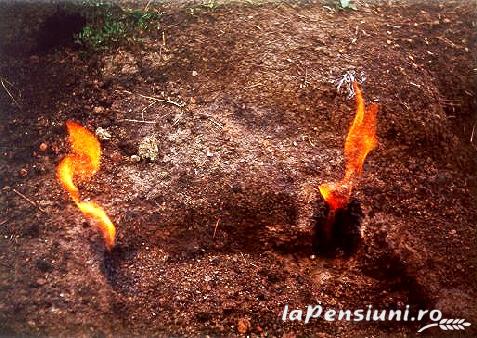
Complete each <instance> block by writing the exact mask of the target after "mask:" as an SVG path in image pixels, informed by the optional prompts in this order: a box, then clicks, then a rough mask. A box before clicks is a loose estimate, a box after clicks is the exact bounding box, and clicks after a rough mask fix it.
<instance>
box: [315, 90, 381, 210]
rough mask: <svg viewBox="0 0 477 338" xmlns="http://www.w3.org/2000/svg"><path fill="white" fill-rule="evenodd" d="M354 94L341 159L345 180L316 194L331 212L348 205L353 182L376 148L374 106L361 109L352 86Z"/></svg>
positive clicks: (360, 98)
mask: <svg viewBox="0 0 477 338" xmlns="http://www.w3.org/2000/svg"><path fill="white" fill-rule="evenodd" d="M353 89H354V91H355V93H356V116H355V117H354V120H353V123H352V124H351V127H350V128H349V132H348V136H347V137H346V141H345V147H344V155H345V161H346V171H345V176H344V177H343V179H341V181H339V182H333V183H325V184H322V185H320V187H319V189H320V193H321V195H322V196H323V198H324V199H325V201H326V202H327V203H328V204H329V206H330V208H331V209H332V210H335V209H338V208H342V207H344V206H345V205H346V204H347V203H348V199H349V197H350V196H351V191H352V189H353V185H354V183H355V180H356V178H357V177H358V176H359V175H361V172H362V170H363V163H364V160H365V159H366V156H367V155H368V153H369V152H370V151H371V150H373V149H374V148H376V146H377V139H376V114H377V112H378V105H377V104H375V103H373V104H371V105H370V106H369V107H368V108H367V109H365V105H364V99H363V96H362V93H361V89H360V87H359V86H358V84H357V83H356V82H353Z"/></svg>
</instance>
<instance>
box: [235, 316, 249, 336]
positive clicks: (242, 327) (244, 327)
mask: <svg viewBox="0 0 477 338" xmlns="http://www.w3.org/2000/svg"><path fill="white" fill-rule="evenodd" d="M249 329H250V320H248V319H247V318H240V319H239V320H238V321H237V331H238V332H239V333H240V334H245V333H247V331H248V330H249Z"/></svg>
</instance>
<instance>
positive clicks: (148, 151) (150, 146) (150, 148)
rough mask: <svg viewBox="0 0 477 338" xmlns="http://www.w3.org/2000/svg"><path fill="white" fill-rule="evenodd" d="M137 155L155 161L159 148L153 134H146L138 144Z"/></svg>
mask: <svg viewBox="0 0 477 338" xmlns="http://www.w3.org/2000/svg"><path fill="white" fill-rule="evenodd" d="M138 155H139V157H141V158H142V159H149V160H150V161H155V160H156V158H157V156H158V155H159V148H158V147H157V140H156V138H155V137H154V136H146V137H144V138H143V139H142V141H141V143H140V144H139V151H138Z"/></svg>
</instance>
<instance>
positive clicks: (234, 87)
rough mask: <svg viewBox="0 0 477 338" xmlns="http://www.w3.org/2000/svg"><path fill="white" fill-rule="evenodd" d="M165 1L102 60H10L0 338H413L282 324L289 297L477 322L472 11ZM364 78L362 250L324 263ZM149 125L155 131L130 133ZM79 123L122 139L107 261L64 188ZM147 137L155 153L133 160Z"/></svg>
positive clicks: (398, 5)
mask: <svg viewBox="0 0 477 338" xmlns="http://www.w3.org/2000/svg"><path fill="white" fill-rule="evenodd" d="M151 10H153V11H157V12H161V13H162V14H161V16H160V18H159V19H157V20H158V21H157V23H158V24H159V28H158V29H148V30H147V31H146V30H144V31H137V32H136V33H135V34H136V35H135V36H134V39H132V38H131V39H129V38H128V39H125V40H124V41H123V42H117V43H113V44H112V45H110V46H109V47H107V48H105V49H101V50H91V49H87V48H78V47H77V46H69V45H68V46H64V47H61V46H60V47H58V48H56V49H50V50H47V51H42V52H41V53H40V52H38V53H35V54H30V55H4V56H3V57H2V59H1V61H0V75H1V77H2V79H3V80H4V83H6V82H5V80H7V81H9V82H10V83H11V84H8V83H7V84H6V87H7V90H8V92H7V91H6V90H4V88H0V92H1V94H0V102H1V106H2V111H1V122H2V123H1V124H0V133H1V139H0V142H1V144H0V145H1V148H2V154H1V156H2V157H1V161H0V186H1V194H0V208H1V216H0V217H1V218H0V225H1V228H0V231H1V235H2V237H1V239H0V241H1V242H0V243H1V247H2V248H1V250H0V262H1V265H0V273H1V279H0V283H1V284H0V299H2V301H1V303H0V322H1V326H2V328H1V329H2V333H4V334H50V335H64V336H69V335H72V334H73V335H85V336H86V335H88V336H90V335H96V336H102V335H109V334H111V333H116V334H118V333H122V334H137V335H139V334H147V335H159V336H160V335H167V334H170V333H175V334H186V335H197V334H212V335H231V334H239V333H245V332H248V333H249V334H250V333H251V334H255V335H266V334H268V335H272V336H282V335H284V334H290V335H294V334H296V335H317V336H320V335H322V336H337V335H339V336H350V335H353V336H364V335H367V336H370V335H383V334H392V335H406V334H412V333H413V332H415V331H416V328H417V326H415V325H413V324H409V325H402V324H399V325H397V324H395V323H391V324H389V323H387V324H386V323H385V324H381V325H376V324H370V325H366V324H358V325H356V324H353V323H347V322H337V323H326V322H323V321H316V322H313V323H310V324H309V325H307V326H305V325H303V324H301V323H289V322H287V323H282V322H281V321H280V313H281V311H282V309H283V306H284V305H285V304H289V305H290V306H291V307H294V308H298V307H304V306H306V305H308V304H310V303H316V302H318V301H321V302H322V303H324V304H325V305H326V306H328V307H335V308H346V309H348V308H350V309H354V308H361V307H364V306H365V305H367V304H373V306H375V307H378V308H387V307H389V308H395V307H397V306H402V305H405V304H411V305H415V306H417V307H421V308H434V307H438V308H440V309H441V310H443V311H444V313H445V314H446V315H447V316H462V317H465V318H466V319H468V320H469V321H470V322H472V323H476V319H477V313H476V309H475V305H474V302H473V301H472V299H475V298H476V296H477V295H476V292H477V288H476V282H475V281H476V279H475V272H476V266H475V258H476V250H475V238H476V228H475V220H476V219H477V213H476V211H475V202H476V201H475V183H476V176H475V172H476V171H475V170H476V163H475V151H476V150H475V137H474V144H472V143H471V142H470V138H471V134H472V127H473V125H474V123H475V119H476V117H475V115H473V112H474V111H476V108H477V104H476V94H477V92H476V70H475V65H476V63H475V57H476V33H475V31H476V30H475V25H476V22H477V21H476V6H475V4H473V3H472V2H463V1H446V2H445V3H444V2H442V3H439V2H435V3H434V2H433V3H424V2H422V3H418V2H389V3H383V4H380V5H376V4H366V3H360V6H359V10H358V11H351V12H348V11H339V10H336V9H334V8H333V7H329V3H326V2H319V1H318V2H314V1H309V2H278V3H265V4H258V5H257V4H253V3H252V4H243V3H242V4H228V5H222V4H217V6H198V5H190V4H183V5H167V4H166V5H163V6H162V7H154V6H153V7H151ZM12 20H13V19H12ZM163 32H164V34H163ZM164 43H165V44H164ZM3 52H5V51H3ZM350 69H354V70H356V71H357V72H361V71H363V72H364V74H365V75H366V77H367V80H366V83H365V85H364V96H365V98H366V99H367V100H368V101H371V100H373V101H377V102H378V103H379V105H380V111H379V113H378V138H379V142H380V144H379V147H378V149H376V150H375V151H374V152H372V153H371V155H370V157H369V158H368V160H367V162H366V165H365V168H364V176H363V179H362V181H361V183H360V185H359V186H358V187H357V189H356V191H355V193H354V197H355V198H357V199H359V200H360V202H361V206H362V209H363V212H364V215H365V217H364V219H363V224H362V226H363V231H364V233H363V242H362V245H361V248H360V249H359V251H358V252H357V253H356V254H355V255H354V256H353V257H352V258H350V259H346V260H341V259H335V260H329V259H322V258H315V259H312V258H310V256H311V254H312V240H313V238H312V236H313V233H312V232H313V230H312V228H311V222H312V220H311V218H312V215H313V211H314V210H313V206H314V205H315V201H316V200H317V198H318V197H317V194H318V191H317V188H318V185H319V184H320V183H323V182H325V181H330V180H336V179H339V178H340V177H341V175H342V172H343V170H344V163H343V151H342V149H343V141H344V137H345V134H346V129H347V127H348V125H349V122H350V121H351V118H352V116H353V113H354V103H353V101H352V100H347V99H346V95H344V94H339V93H337V92H336V88H335V86H334V85H333V84H332V83H331V81H333V80H334V79H336V78H337V77H339V76H341V75H342V74H343V73H344V72H345V71H347V70H350ZM10 94H11V96H13V98H14V99H12V97H11V96H10ZM144 96H154V97H159V98H164V99H169V100H170V101H171V102H172V101H174V102H175V103H178V104H179V105H180V106H181V107H179V106H178V105H175V104H173V103H170V102H156V103H154V101H151V100H150V99H148V98H145V97H144ZM152 103H154V104H152ZM151 104H152V105H151ZM142 117H144V119H145V120H147V121H155V122H156V123H155V124H152V123H139V122H130V121H125V120H126V119H134V120H141V119H142ZM67 119H74V120H76V121H78V122H80V123H82V124H83V125H85V126H87V127H88V128H90V129H91V130H95V129H96V128H97V127H103V128H107V129H108V131H109V132H110V133H111V134H112V138H111V140H109V141H103V142H102V147H103V161H102V169H101V171H100V172H99V173H98V174H97V175H96V176H95V177H94V179H93V180H92V181H90V182H88V183H85V184H83V185H82V186H81V189H82V191H83V193H84V196H86V197H90V198H92V199H94V200H95V201H97V202H99V203H100V204H101V205H102V206H104V208H105V209H106V210H107V211H108V213H109V214H110V216H111V217H112V219H113V220H114V221H115V223H116V224H117V227H118V246H117V248H116V249H115V250H114V251H113V252H112V253H109V254H107V253H105V252H104V249H103V244H102V242H101V237H100V235H99V234H98V233H97V231H96V230H95V229H94V228H92V227H91V226H90V225H89V223H88V222H87V221H85V220H84V218H83V217H82V216H81V215H80V213H79V211H78V210H77V209H76V207H75V206H74V205H73V203H71V201H70V200H69V199H68V197H67V195H66V194H65V192H64V191H63V190H62V189H61V187H60V186H59V184H58V183H57V181H56V178H55V165H56V164H57V163H58V161H59V160H60V159H61V158H62V156H64V155H65V154H66V153H67V152H68V145H67V144H66V142H65V140H66V131H65V128H64V122H65V121H66V120H67ZM151 135H154V136H155V137H156V139H157V140H158V144H159V159H158V160H157V161H155V162H147V161H141V162H139V163H136V162H133V161H131V160H130V157H131V155H134V154H136V153H137V149H138V144H139V143H140V142H141V140H142V139H143V138H144V137H146V136H151ZM41 143H45V144H46V145H47V150H46V151H40V150H39V147H40V144H41ZM13 189H15V190H13ZM18 193H21V194H23V195H24V196H25V197H27V198H28V199H30V200H31V202H29V201H27V200H25V198H23V197H22V196H20V195H19V194H18ZM32 203H33V204H34V203H36V205H33V204H32ZM474 332H475V331H474ZM433 333H434V334H435V333H436V332H433Z"/></svg>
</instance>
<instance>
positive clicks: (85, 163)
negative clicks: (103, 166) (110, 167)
mask: <svg viewBox="0 0 477 338" xmlns="http://www.w3.org/2000/svg"><path fill="white" fill-rule="evenodd" d="M66 127H67V129H68V134H69V141H70V143H71V153H70V154H68V155H67V156H66V157H65V158H64V159H63V160H62V161H61V162H60V164H58V167H57V168H56V174H57V176H58V179H59V181H60V182H61V184H62V186H63V188H65V189H66V191H68V193H69V195H70V197H71V198H72V199H73V201H74V202H75V203H76V205H77V206H78V208H79V209H80V210H81V212H82V213H83V214H84V215H85V216H86V217H87V218H90V219H92V220H93V221H94V222H95V223H96V225H97V226H98V227H99V229H100V230H101V232H102V233H103V237H104V241H105V243H106V247H107V248H108V250H111V249H112V248H113V247H114V243H115V238H116V228H115V227H114V225H113V223H112V222H111V220H110V219H109V217H108V215H107V214H106V212H105V211H104V210H103V209H102V208H101V207H100V206H99V205H98V204H96V203H95V202H90V201H81V200H80V194H79V190H78V187H77V186H76V184H75V182H74V180H75V179H77V180H86V179H88V178H90V177H91V176H93V175H94V174H95V173H96V172H97V171H98V170H99V167H100V161H101V146H100V143H99V141H98V139H97V138H96V137H95V136H94V134H93V133H91V132H90V131H89V130H88V129H86V128H84V127H82V126H81V125H79V124H77V123H75V122H73V121H67V122H66Z"/></svg>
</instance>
